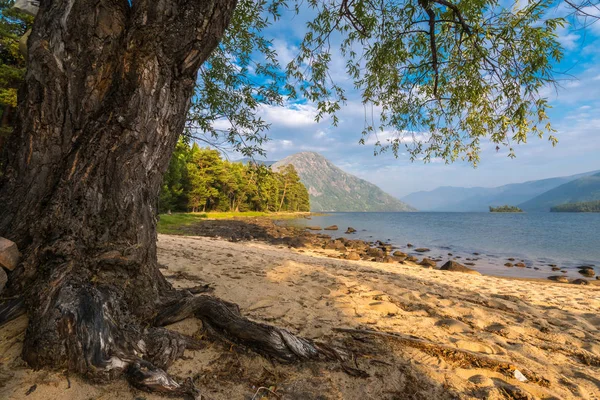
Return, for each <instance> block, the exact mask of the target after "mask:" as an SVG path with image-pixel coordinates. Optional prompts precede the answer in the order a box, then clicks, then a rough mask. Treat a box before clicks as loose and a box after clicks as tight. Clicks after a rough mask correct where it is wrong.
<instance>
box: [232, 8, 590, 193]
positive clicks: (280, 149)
mask: <svg viewBox="0 0 600 400" xmlns="http://www.w3.org/2000/svg"><path fill="white" fill-rule="evenodd" d="M552 12H553V13H556V14H557V15H558V14H561V13H563V12H564V10H563V9H562V7H560V6H559V7H558V8H557V9H555V10H553V11H552ZM595 12H598V11H597V10H596V11H595ZM303 34H304V22H303V20H302V18H301V17H298V16H296V17H294V16H293V15H291V14H284V16H283V18H282V20H281V21H279V22H278V23H276V24H275V25H274V26H273V27H272V28H271V29H270V30H269V32H268V36H271V35H272V37H273V38H274V39H273V46H274V48H275V49H276V50H277V52H278V54H279V57H280V60H281V63H282V64H283V65H285V64H286V63H287V62H288V61H289V60H291V58H292V57H294V56H295V55H296V54H297V52H298V50H297V44H298V43H299V42H300V40H301V38H302V36H303ZM559 40H560V42H561V44H562V45H563V47H564V51H565V57H564V59H563V60H562V62H561V63H560V64H559V65H556V68H555V70H556V71H557V75H556V77H557V78H558V79H559V80H560V82H559V84H560V88H558V89H555V88H547V89H546V90H545V91H544V95H545V96H547V97H548V99H549V100H550V104H551V105H552V107H553V108H552V109H551V110H550V112H549V115H550V119H551V122H552V124H553V126H554V128H555V129H557V130H558V132H557V134H556V136H557V138H558V140H559V143H558V145H557V146H556V147H552V145H551V144H550V143H549V142H548V141H547V140H546V139H545V138H544V139H538V138H530V139H529V141H528V143H527V144H524V145H520V146H516V148H515V149H516V154H517V158H516V159H510V158H508V157H507V154H508V151H507V150H504V149H502V150H501V151H500V152H496V150H495V146H492V145H487V146H486V145H484V146H483V147H482V153H481V162H480V164H479V166H478V167H477V168H473V167H472V166H471V165H469V164H466V163H463V162H456V163H454V164H450V165H447V164H444V163H442V162H439V161H435V162H432V163H428V164H425V163H423V162H421V161H415V162H411V161H410V159H409V157H408V155H407V154H405V153H403V154H400V156H399V157H398V158H395V157H394V156H393V155H392V154H383V155H377V156H374V146H373V143H374V142H375V141H376V138H375V137H371V138H369V139H368V140H367V143H366V144H365V145H360V144H359V140H360V139H361V133H360V132H361V130H362V127H363V125H364V117H365V109H364V107H363V106H362V104H361V103H360V93H358V92H357V91H356V90H353V89H351V90H350V91H349V92H348V95H349V96H348V97H349V101H348V103H347V105H346V106H345V107H344V108H343V109H342V110H341V112H340V113H339V117H340V123H339V125H338V126H337V127H333V126H332V125H331V121H329V120H325V121H321V122H320V123H317V122H315V121H314V115H315V107H314V106H313V105H311V104H310V103H307V102H300V103H298V102H295V103H290V104H286V105H285V106H282V107H263V109H262V110H261V115H262V116H263V117H264V119H265V120H266V121H268V122H269V123H271V124H272V125H271V129H270V132H269V133H268V136H269V137H270V138H271V140H270V141H269V142H268V143H267V144H266V145H265V146H264V148H265V150H266V151H267V157H266V158H267V159H268V160H279V159H282V158H284V157H286V156H288V155H291V154H294V153H297V152H300V151H316V152H319V153H321V154H322V155H324V156H325V157H327V158H328V159H330V160H331V161H332V162H333V163H334V164H336V165H337V166H339V167H340V168H342V169H343V170H345V171H347V172H349V173H352V174H354V175H357V176H359V177H361V178H364V179H366V180H368V181H370V182H373V183H375V184H377V185H378V186H380V187H381V188H382V189H384V190H385V191H387V192H388V193H390V194H392V195H395V196H397V197H401V196H404V195H407V194H409V193H412V192H415V191H419V190H431V189H434V188H436V187H438V186H465V187H470V186H486V187H491V186H499V185H503V184H507V183H513V182H523V181H527V180H534V179H543V178H549V177H554V176H564V175H571V174H576V173H579V172H584V171H590V170H596V169H600V22H597V23H594V24H592V25H590V26H588V27H587V29H585V30H584V29H581V28H580V27H574V26H573V27H570V28H566V29H562V30H561V31H560V37H559ZM343 70H344V63H343V60H342V58H341V57H334V60H333V69H332V74H333V77H334V79H335V80H336V83H339V84H341V85H343V86H344V87H346V88H350V87H351V86H352V82H350V81H349V80H348V79H347V78H346V76H345V75H344V74H343ZM564 72H568V73H566V74H565V73H564ZM369 112H370V111H369ZM384 136H385V135H384ZM379 139H385V137H383V138H382V137H379ZM233 158H235V156H234V157H233Z"/></svg>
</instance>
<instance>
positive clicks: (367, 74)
mask: <svg viewBox="0 0 600 400" xmlns="http://www.w3.org/2000/svg"><path fill="white" fill-rule="evenodd" d="M503 4H506V3H501V2H498V1H496V0H461V1H449V0H400V1H382V2H373V1H356V0H288V1H285V0H272V1H271V0H258V1H253V0H241V1H240V3H239V5H238V8H237V9H236V12H235V17H234V21H233V23H232V25H231V27H230V29H229V30H228V32H227V34H226V37H225V39H224V40H223V42H222V43H221V45H220V46H219V49H218V50H217V51H216V52H215V53H214V54H213V56H212V57H211V59H210V61H209V62H208V63H207V64H206V65H205V67H203V69H202V70H201V73H200V84H199V86H198V95H197V97H196V100H197V101H196V102H195V104H194V107H193V108H192V113H191V116H192V117H191V121H193V123H192V124H190V127H189V128H190V129H188V134H190V135H192V136H193V135H195V134H198V132H204V133H208V135H209V136H210V137H211V138H212V139H215V138H217V137H219V135H218V134H219V131H218V130H217V129H216V128H215V122H219V121H221V122H222V121H223V120H225V121H226V122H225V123H224V124H222V125H224V126H227V128H226V129H225V130H223V131H222V132H221V133H225V136H224V142H228V143H229V144H231V145H234V147H235V148H236V149H237V150H241V151H242V152H243V153H244V154H246V155H248V154H252V153H253V152H257V151H258V152H259V153H260V151H261V150H260V144H261V143H263V141H264V140H265V132H266V130H267V129H268V126H269V125H268V121H263V120H261V119H260V118H259V117H256V112H257V111H258V110H259V109H260V107H261V106H262V105H264V104H268V105H274V104H275V105H277V104H279V105H280V104H283V103H284V102H285V101H294V100H295V99H296V100H297V99H304V100H307V101H309V102H311V103H313V104H315V105H316V107H317V115H315V118H316V119H317V120H320V119H323V118H326V117H331V120H332V123H333V124H334V125H335V124H337V123H338V122H339V120H338V116H337V112H338V111H339V110H340V108H341V107H342V106H343V104H344V103H345V102H346V101H347V100H348V97H347V96H348V90H349V88H348V87H344V85H343V84H340V82H336V81H335V80H334V79H333V78H332V74H331V72H332V71H331V69H332V65H333V61H334V58H335V57H340V56H341V57H343V59H344V63H345V71H344V72H345V75H346V76H347V77H348V78H350V80H351V82H352V83H353V86H354V88H355V89H357V90H358V91H359V92H360V93H361V101H362V103H363V105H364V107H365V123H364V128H363V130H362V133H363V135H364V136H363V139H361V142H362V143H364V142H365V136H368V135H372V134H375V135H376V134H377V133H378V132H388V133H390V132H391V133H392V135H386V136H388V137H390V138H389V139H387V140H382V141H378V142H377V143H376V152H381V151H386V150H391V151H393V152H394V154H395V155H396V156H397V155H398V153H399V151H400V150H401V146H402V148H403V146H406V148H407V149H408V151H409V153H410V154H411V156H412V159H413V160H414V159H417V158H421V157H422V158H424V159H425V161H428V160H430V159H432V158H434V157H437V158H441V159H443V160H445V161H446V162H452V161H455V160H457V159H465V160H467V161H469V162H470V163H472V164H477V162H478V161H479V155H480V151H481V147H482V141H483V140H484V139H486V138H487V140H489V141H490V142H491V143H492V144H493V145H495V146H496V148H497V149H500V148H501V147H507V148H508V149H509V155H510V156H514V155H515V154H514V149H513V145H514V144H515V143H523V142H526V141H527V140H528V138H529V137H531V136H538V137H542V136H543V135H548V138H549V140H550V141H551V142H552V143H553V144H555V143H556V138H555V137H554V136H552V133H553V132H554V131H553V129H552V127H551V125H550V123H549V121H548V115H547V110H548V108H549V105H548V102H547V100H546V99H545V98H544V97H543V96H542V94H541V90H542V89H543V88H544V87H546V86H547V85H552V84H554V82H555V78H554V76H553V72H552V66H553V64H554V63H555V62H557V61H560V59H561V57H562V49H561V46H560V44H559V43H558V41H557V37H558V36H557V31H558V29H559V28H561V27H563V26H565V25H566V23H567V20H565V19H564V18H561V17H551V16H550V15H551V13H549V10H550V9H551V8H552V7H555V6H556V5H557V3H556V2H555V1H550V0H539V1H537V0H536V1H533V0H532V1H527V2H526V3H523V2H516V3H515V4H514V5H512V6H508V7H507V6H505V5H503ZM285 10H291V11H292V12H295V13H296V14H298V15H301V16H302V17H304V18H306V19H307V23H306V33H305V35H304V38H303V40H302V41H301V42H300V43H299V44H298V46H299V52H298V54H297V55H296V57H295V58H294V59H293V60H292V61H291V62H290V63H289V64H288V65H287V66H285V73H282V71H281V66H280V65H279V63H278V61H277V55H276V54H275V52H274V50H273V46H272V42H271V41H269V40H268V39H267V38H266V35H267V34H268V27H269V26H270V25H271V24H272V23H273V22H274V21H276V20H277V19H278V18H279V17H280V16H281V13H282V12H284V11H285ZM335 72H336V74H338V73H340V72H341V71H335ZM376 114H377V115H378V116H375V115H376ZM367 115H369V116H368V117H367ZM217 125H219V124H218V123H217ZM252 143H254V144H252Z"/></svg>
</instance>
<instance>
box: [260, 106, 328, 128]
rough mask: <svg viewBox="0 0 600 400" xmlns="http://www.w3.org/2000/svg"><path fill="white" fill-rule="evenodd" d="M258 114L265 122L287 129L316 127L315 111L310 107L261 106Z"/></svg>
mask: <svg viewBox="0 0 600 400" xmlns="http://www.w3.org/2000/svg"><path fill="white" fill-rule="evenodd" d="M259 114H260V115H261V116H262V117H263V119H264V120H265V121H267V122H268V123H272V124H278V125H282V126H285V127H288V128H297V127H302V126H308V125H316V124H317V122H316V121H315V115H317V109H316V108H315V107H313V106H311V105H304V104H289V105H286V106H271V105H263V106H262V107H261V108H260V111H259Z"/></svg>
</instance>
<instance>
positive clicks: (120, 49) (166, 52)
mask: <svg viewBox="0 0 600 400" xmlns="http://www.w3.org/2000/svg"><path fill="white" fill-rule="evenodd" d="M235 5H236V0H203V1H200V0H135V1H133V2H132V5H130V3H129V1H128V0H46V1H43V2H41V8H40V11H39V14H38V16H37V17H36V20H35V23H34V27H33V31H32V33H31V36H30V39H29V43H28V50H29V57H28V59H29V60H30V64H29V68H28V72H27V74H26V79H25V88H24V90H23V92H22V96H21V97H20V100H19V107H18V122H17V125H16V128H15V131H14V133H13V134H12V135H11V138H10V142H9V143H8V145H7V146H6V147H5V148H4V149H3V153H2V160H1V161H2V165H4V166H5V171H4V175H3V176H2V177H1V178H0V179H1V180H0V204H2V205H3V209H2V212H1V215H0V236H4V237H7V238H9V239H11V240H13V241H15V242H16V243H17V244H18V246H19V248H20V250H21V252H22V253H23V260H22V263H21V265H20V266H19V267H18V268H17V270H15V271H14V272H13V273H12V274H11V285H12V286H11V287H10V290H11V291H12V293H13V294H15V293H19V294H21V293H24V295H23V296H22V298H24V299H25V303H24V304H25V308H26V309H27V312H28V315H29V321H30V322H29V326H28V329H27V332H26V337H25V341H24V346H23V358H24V359H25V360H26V361H27V362H28V363H29V365H31V366H32V367H34V368H44V367H47V368H54V369H68V370H69V371H72V372H76V373H79V374H81V375H83V376H85V377H87V378H89V379H91V380H93V381H99V382H105V381H107V380H110V379H114V378H115V377H118V376H121V375H126V376H127V377H128V378H129V380H130V382H131V383H132V384H134V385H135V386H137V387H140V388H142V389H145V390H154V391H160V392H164V393H170V394H175V395H192V396H195V395H197V394H198V393H197V390H196V389H195V388H194V385H193V383H191V382H190V381H186V382H184V383H179V382H176V381H174V380H173V379H172V378H170V377H169V376H168V374H167V373H166V372H165V370H166V368H168V366H169V365H170V364H171V363H172V362H173V361H174V360H175V359H177V358H178V357H180V356H181V355H182V354H183V351H184V350H185V348H190V347H192V348H198V347H199V344H198V343H196V342H195V341H194V340H192V339H190V338H187V337H184V336H182V335H179V334H176V333H174V332H170V331H168V330H166V329H165V328H162V327H160V326H163V325H165V324H167V323H170V322H175V321H177V320H180V319H183V318H186V317H188V316H192V315H195V316H196V317H198V318H201V319H202V320H203V322H204V325H205V327H207V328H208V329H209V330H210V331H211V332H213V333H215V334H216V335H217V336H219V337H221V338H224V339H226V340H229V341H234V342H236V343H240V344H243V345H245V346H248V347H250V348H252V349H254V350H256V351H258V352H260V353H262V354H265V355H268V356H270V357H273V358H277V359H280V360H282V361H287V362H291V361H297V360H305V359H313V358H327V359H345V358H346V356H347V355H346V354H345V353H343V352H342V351H340V350H337V349H333V348H331V347H328V346H325V345H320V344H316V343H314V342H312V341H309V340H306V339H302V338H298V337H296V336H294V335H293V334H291V333H290V332H288V331H286V330H283V329H278V328H275V327H271V326H269V325H265V324H261V323H257V322H253V321H250V320H248V319H246V318H244V317H242V316H241V314H240V313H239V310H238V309H237V306H235V305H232V304H230V303H226V302H223V301H221V300H218V299H216V298H214V297H211V296H206V295H201V296H198V297H193V295H192V293H194V292H195V293H200V292H202V291H204V290H195V291H185V292H177V291H175V290H174V289H173V288H172V286H171V285H170V284H169V283H168V282H167V281H166V280H165V278H164V277H163V275H162V274H161V273H160V272H159V270H158V265H157V259H156V214H157V210H156V204H157V199H158V191H159V188H160V184H161V181H162V177H163V174H164V172H165V171H166V168H167V165H168V162H169V159H170V156H171V153H172V151H173V149H174V146H175V143H176V140H177V137H178V136H179V134H180V133H181V132H182V130H183V127H184V122H185V117H186V112H187V110H188V107H189V104H190V99H191V96H192V95H193V88H194V84H195V79H196V73H197V70H198V68H199V67H200V65H201V64H202V63H203V62H204V61H205V60H206V58H207V57H208V56H209V54H210V52H211V51H212V50H213V49H214V48H215V46H216V45H217V44H218V41H219V39H220V37H221V36H222V34H223V32H224V30H225V28H226V26H227V24H228V22H229V19H230V16H231V14H232V12H233V10H234V7H235ZM22 305H23V301H21V299H16V298H12V299H10V300H9V301H8V302H5V303H4V304H1V305H0V324H1V323H3V322H4V321H5V320H7V319H10V318H13V317H14V316H17V315H19V313H20V312H22V310H23V306H22ZM156 310H159V311H158V312H157V311H156ZM345 369H346V370H348V371H350V370H352V369H349V368H347V367H345Z"/></svg>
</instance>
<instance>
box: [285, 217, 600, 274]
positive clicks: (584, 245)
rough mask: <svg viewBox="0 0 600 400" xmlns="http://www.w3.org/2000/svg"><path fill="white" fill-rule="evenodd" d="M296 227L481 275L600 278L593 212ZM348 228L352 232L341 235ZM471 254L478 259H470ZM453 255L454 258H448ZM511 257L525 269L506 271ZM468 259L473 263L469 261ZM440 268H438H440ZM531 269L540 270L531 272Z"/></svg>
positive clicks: (360, 220) (322, 220)
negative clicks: (591, 272) (581, 270)
mask: <svg viewBox="0 0 600 400" xmlns="http://www.w3.org/2000/svg"><path fill="white" fill-rule="evenodd" d="M293 223H294V224H297V225H302V226H306V225H319V226H321V227H323V228H324V227H326V226H329V225H337V226H338V227H339V231H337V232H332V231H323V233H327V234H330V235H332V236H333V237H334V238H335V237H340V236H345V237H348V238H353V239H363V240H366V241H374V240H381V241H384V242H388V243H391V244H393V245H395V246H397V247H398V248H399V249H401V250H402V251H404V252H407V253H409V254H414V255H417V256H423V255H421V254H418V253H415V252H413V251H411V249H410V248H408V247H407V246H406V244H407V243H412V244H413V245H414V246H415V247H413V249H414V248H417V247H427V248H429V249H431V251H430V252H429V253H426V255H427V256H428V257H433V258H435V257H437V256H439V257H441V258H443V260H444V262H445V261H446V260H448V259H453V258H454V257H456V256H460V257H461V258H460V259H457V261H459V262H462V263H464V262H474V263H475V266H471V268H474V269H477V270H479V271H480V272H482V273H484V274H489V275H501V276H519V277H533V278H545V277H547V276H549V275H561V273H560V272H559V271H556V272H553V271H551V270H550V267H549V266H548V264H557V265H558V266H559V267H561V268H563V269H566V270H569V272H568V274H567V276H569V277H580V278H581V277H582V276H581V275H579V274H578V273H577V270H576V269H575V267H577V266H580V265H594V266H596V268H595V269H596V274H599V273H600V268H598V267H599V266H600V214H597V213H585V214H577V213H428V212H417V213H331V214H327V215H323V216H313V217H312V219H311V220H307V219H299V220H294V222H293ZM348 226H351V227H353V228H355V229H356V230H357V232H356V233H354V234H351V235H345V234H344V232H345V231H346V228H347V227H348ZM474 252H477V253H480V255H477V256H476V255H473V253H474ZM448 253H452V256H448ZM509 257H513V258H515V259H516V261H514V262H513V263H515V262H518V261H521V260H524V262H525V263H526V264H527V266H528V267H529V268H516V267H513V268H507V267H504V263H505V262H507V258H509ZM466 258H471V259H475V260H470V261H467V260H466ZM438 264H440V263H438ZM534 267H537V268H539V270H535V269H534Z"/></svg>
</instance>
